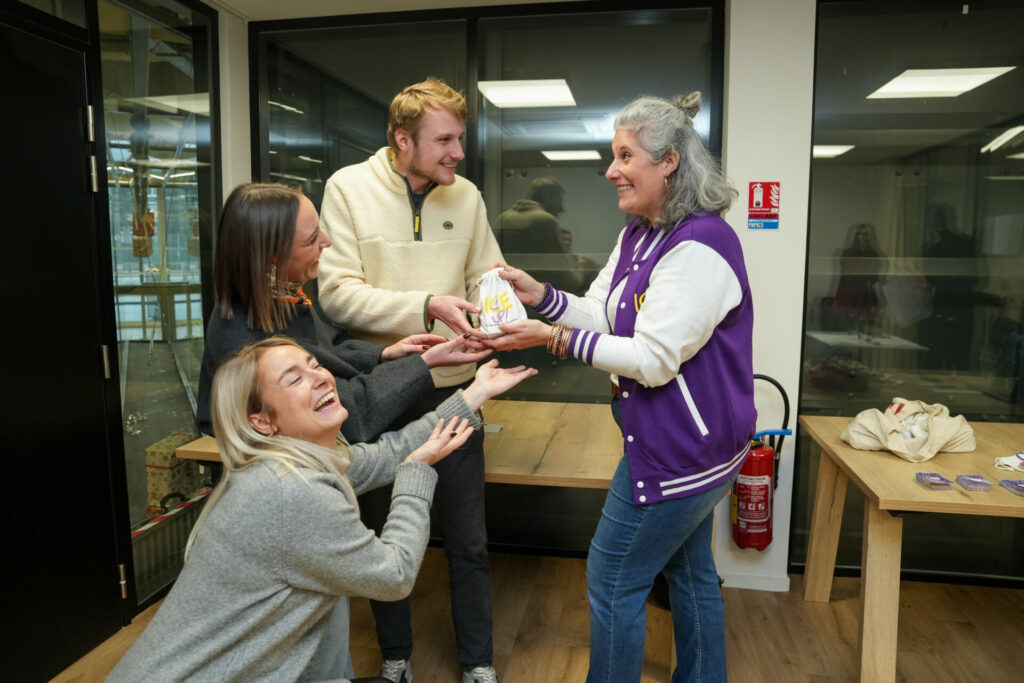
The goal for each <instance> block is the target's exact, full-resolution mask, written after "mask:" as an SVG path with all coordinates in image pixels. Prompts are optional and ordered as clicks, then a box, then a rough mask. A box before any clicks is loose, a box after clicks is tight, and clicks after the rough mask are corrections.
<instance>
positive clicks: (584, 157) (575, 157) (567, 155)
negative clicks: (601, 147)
mask: <svg viewBox="0 0 1024 683" xmlns="http://www.w3.org/2000/svg"><path fill="white" fill-rule="evenodd" d="M541 154H543V155H544V157H545V158H546V159H547V160H548V161H600V160H601V153H600V152H598V151H597V150H596V149H565V150H557V149H549V150H544V151H542V152H541Z"/></svg>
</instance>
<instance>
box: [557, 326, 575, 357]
mask: <svg viewBox="0 0 1024 683" xmlns="http://www.w3.org/2000/svg"><path fill="white" fill-rule="evenodd" d="M572 332H573V328H571V327H565V326H562V340H561V344H560V345H559V347H558V357H559V358H563V359H564V358H566V357H567V356H568V355H569V342H570V341H572Z"/></svg>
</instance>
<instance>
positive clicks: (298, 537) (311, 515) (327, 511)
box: [278, 463, 437, 600]
mask: <svg viewBox="0 0 1024 683" xmlns="http://www.w3.org/2000/svg"><path fill="white" fill-rule="evenodd" d="M395 474H396V477H395V495H394V497H393V499H392V502H391V510H390V512H389V513H388V519H387V523H386V524H385V527H384V530H383V532H382V533H381V535H380V537H379V538H378V537H377V536H376V535H375V534H374V533H373V531H372V530H370V529H368V528H367V527H366V526H364V525H363V522H362V520H360V518H359V510H358V509H357V508H356V507H355V506H354V505H352V504H351V503H350V502H349V500H348V499H347V498H346V497H345V495H344V494H343V493H342V492H341V491H339V490H338V489H337V488H335V487H334V486H333V485H332V484H331V483H329V482H330V481H332V480H333V477H332V476H331V475H315V476H314V477H310V482H309V483H310V484H312V492H311V491H310V487H309V486H306V484H305V483H303V482H301V481H298V480H297V479H296V478H294V477H283V478H282V479H281V481H282V483H283V484H284V487H285V489H286V492H285V496H286V500H285V505H284V506H283V508H282V510H283V515H284V517H285V520H286V522H285V525H284V530H285V534H284V540H283V542H282V545H283V552H282V554H281V556H280V557H279V559H278V563H279V570H280V571H281V572H282V574H283V575H284V578H285V581H287V583H288V584H290V585H292V586H295V587H296V588H298V589H301V590H310V591H316V592H322V593H327V594H330V595H359V596H365V597H368V598H372V599H375V600H399V599H402V598H404V597H407V596H408V595H409V593H410V592H412V588H413V585H414V584H415V582H416V574H417V572H419V568H420V564H421V563H422V561H423V553H424V551H425V550H426V547H427V540H428V538H429V536H430V501H431V499H432V498H433V495H434V486H435V485H436V483H437V473H436V472H434V470H433V468H431V467H428V466H427V465H423V464H421V463H402V464H401V465H400V466H399V467H398V469H397V471H396V473H395ZM289 480H290V481H289Z"/></svg>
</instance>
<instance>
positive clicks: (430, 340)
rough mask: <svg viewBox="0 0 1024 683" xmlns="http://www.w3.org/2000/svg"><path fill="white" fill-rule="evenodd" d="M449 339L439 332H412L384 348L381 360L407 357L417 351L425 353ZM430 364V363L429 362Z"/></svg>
mask: <svg viewBox="0 0 1024 683" xmlns="http://www.w3.org/2000/svg"><path fill="white" fill-rule="evenodd" d="M446 341H448V340H447V339H445V338H444V337H442V336H441V335H439V334H411V335H409V336H408V337H406V338H405V339H399V340H398V341H396V342H395V343H394V344H392V345H391V346H389V347H387V348H386V349H384V351H383V352H381V354H380V358H381V360H395V359H397V358H405V357H406V356H411V355H413V354H416V353H423V352H424V351H427V350H428V349H431V348H433V347H434V346H436V345H438V344H443V343H445V342H446ZM427 365H430V363H427Z"/></svg>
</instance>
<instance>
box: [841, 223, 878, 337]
mask: <svg viewBox="0 0 1024 683" xmlns="http://www.w3.org/2000/svg"><path fill="white" fill-rule="evenodd" d="M847 245H848V246H847V247H845V248H844V249H843V250H842V252H841V253H840V255H839V284H838V285H837V286H836V295H835V298H834V299H833V300H832V315H833V317H834V319H835V322H836V324H837V325H838V326H839V327H840V328H841V329H845V330H855V331H857V332H865V333H870V332H872V331H873V330H874V329H875V326H876V324H877V322H878V313H879V310H878V308H879V297H878V288H879V286H880V284H881V283H882V282H883V272H884V271H885V255H884V254H883V253H882V251H881V249H879V248H878V243H877V240H876V237H875V226H873V225H871V224H870V223H857V224H855V225H852V226H850V237H849V239H848V240H847Z"/></svg>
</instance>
